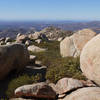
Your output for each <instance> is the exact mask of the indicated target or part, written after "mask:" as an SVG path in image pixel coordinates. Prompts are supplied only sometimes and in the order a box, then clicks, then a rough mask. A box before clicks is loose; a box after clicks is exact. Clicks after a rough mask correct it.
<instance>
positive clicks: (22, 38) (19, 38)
mask: <svg viewBox="0 0 100 100" xmlns="http://www.w3.org/2000/svg"><path fill="white" fill-rule="evenodd" d="M28 39H29V38H28V36H27V35H17V37H16V42H17V43H25V42H26V41H27V40H28Z"/></svg>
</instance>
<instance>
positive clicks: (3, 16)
mask: <svg viewBox="0 0 100 100" xmlns="http://www.w3.org/2000/svg"><path fill="white" fill-rule="evenodd" d="M38 19H39V20H48V19H49V20H50V19H51V20H59V19H60V20H69V19H70V20H73V19H75V20H83V19H84V20H100V0H0V20H38Z"/></svg>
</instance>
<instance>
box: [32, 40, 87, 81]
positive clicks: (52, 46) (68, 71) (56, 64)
mask: <svg viewBox="0 0 100 100" xmlns="http://www.w3.org/2000/svg"><path fill="white" fill-rule="evenodd" d="M34 44H35V45H37V46H39V47H42V48H47V49H48V50H47V51H46V52H40V53H33V54H34V55H36V56H37V59H38V60H40V61H42V64H43V65H46V66H48V69H47V73H46V79H49V80H50V81H51V82H57V81H58V80H59V79H61V78H63V77H72V78H76V79H86V78H85V77H84V76H83V75H82V72H81V70H80V63H79V57H77V58H74V57H66V58H62V57H61V56H60V48H59V42H57V41H52V42H47V43H41V44H36V43H34Z"/></svg>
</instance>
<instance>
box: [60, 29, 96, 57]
mask: <svg viewBox="0 0 100 100" xmlns="http://www.w3.org/2000/svg"><path fill="white" fill-rule="evenodd" d="M95 35H96V33H95V32H94V31H92V30H91V29H83V30H80V31H78V32H76V33H74V34H73V35H72V36H70V37H66V38H65V39H64V40H62V41H61V43H60V53H61V56H62V57H68V56H74V57H76V56H79V55H80V54H81V51H82V49H83V47H84V45H85V44H86V43H87V42H88V41H89V40H90V39H92V38H93V37H94V36H95Z"/></svg>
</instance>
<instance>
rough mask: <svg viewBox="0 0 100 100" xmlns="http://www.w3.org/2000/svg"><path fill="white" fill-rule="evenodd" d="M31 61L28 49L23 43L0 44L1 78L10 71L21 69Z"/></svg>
mask: <svg viewBox="0 0 100 100" xmlns="http://www.w3.org/2000/svg"><path fill="white" fill-rule="evenodd" d="M28 62H29V53H28V50H27V49H26V48H25V46H24V45H22V44H12V45H4V46H0V80H1V79H3V78H4V77H5V76H6V75H7V74H8V73H9V72H10V71H12V70H13V69H17V70H18V71H20V70H21V69H23V67H25V66H26V65H27V63H28Z"/></svg>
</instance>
